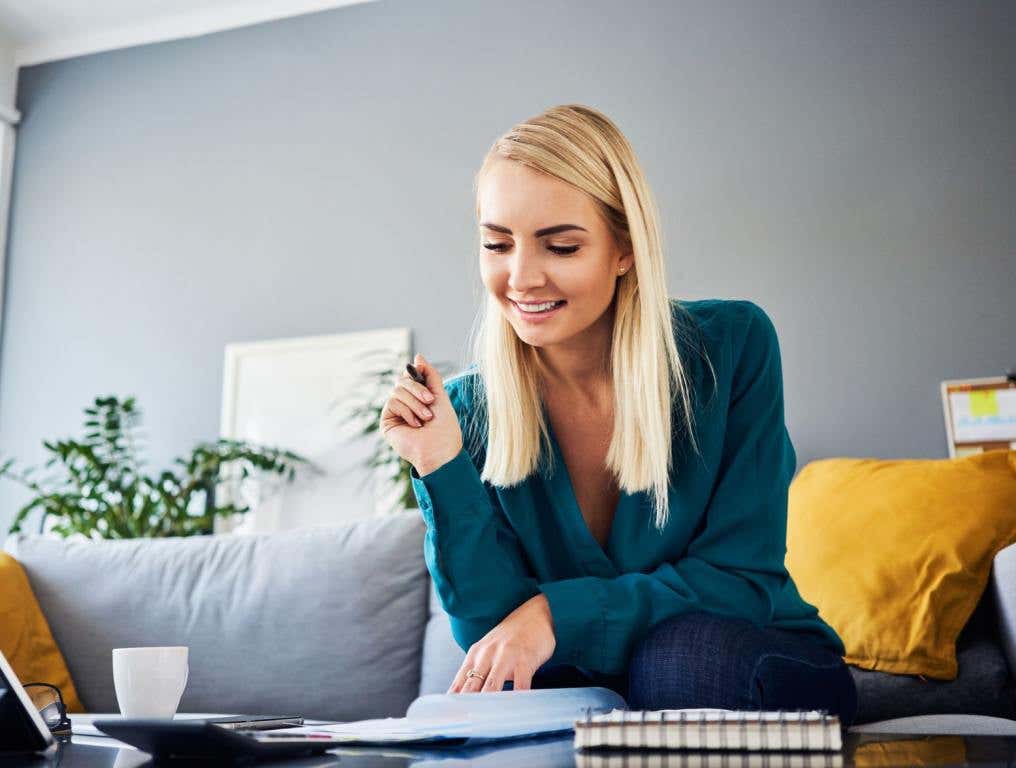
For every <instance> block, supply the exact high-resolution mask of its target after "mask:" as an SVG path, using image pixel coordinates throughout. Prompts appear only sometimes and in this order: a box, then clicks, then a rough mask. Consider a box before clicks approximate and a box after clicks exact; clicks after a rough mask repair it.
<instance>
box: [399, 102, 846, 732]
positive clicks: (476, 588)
mask: <svg viewBox="0 0 1016 768" xmlns="http://www.w3.org/2000/svg"><path fill="white" fill-rule="evenodd" d="M476 214H477V223H478V227H479V234H480V246H481V249H480V256H479V258H480V268H481V269H480V271H481V274H482V278H483V284H484V287H485V288H486V297H485V302H484V304H483V306H482V307H481V310H480V313H479V318H478V319H479V322H478V325H477V327H476V329H475V330H476V333H475V334H474V338H473V342H474V348H473V354H474V359H475V362H474V364H472V365H471V366H470V367H469V368H468V369H467V370H465V371H464V372H463V373H460V374H459V375H456V376H454V377H452V378H450V379H449V380H448V381H442V378H441V376H440V375H439V374H438V372H437V371H436V370H435V369H434V368H433V367H432V366H431V365H430V364H429V363H428V362H427V360H426V359H425V358H424V357H423V356H422V355H417V356H416V358H415V360H414V363H415V365H416V367H417V368H418V370H419V372H420V373H421V374H422V375H423V376H424V377H425V378H426V383H425V384H420V383H417V381H415V380H414V379H413V378H412V377H411V376H410V375H409V374H408V373H407V374H406V375H404V376H403V377H402V378H401V379H400V380H399V381H398V382H397V384H396V386H395V387H394V389H393V391H392V393H391V396H390V397H389V399H388V400H387V402H386V404H385V407H384V410H383V412H382V418H381V428H382V430H383V432H384V435H385V438H386V440H387V441H388V442H389V444H390V445H392V447H393V448H394V449H395V450H396V451H397V452H398V454H399V455H400V456H402V457H403V458H405V459H406V460H407V461H408V462H410V464H411V465H412V467H413V469H412V475H413V485H414V489H415V492H416V496H417V500H418V502H419V504H420V509H421V512H422V514H423V517H424V519H425V521H426V524H427V534H426V538H425V542H424V551H425V558H426V562H427V567H428V569H429V571H430V573H431V576H432V577H433V579H434V582H435V586H436V589H437V592H438V595H439V597H440V599H441V602H442V605H443V607H444V610H445V611H446V612H447V614H448V616H449V619H450V621H451V626H452V631H453V633H454V636H455V639H456V641H457V642H458V644H459V645H460V646H461V647H462V649H463V650H464V651H466V659H465V662H464V663H463V665H462V668H461V669H460V670H459V672H458V674H457V675H456V677H455V679H454V680H453V681H452V683H451V686H450V687H449V692H452V693H459V692H483V691H500V690H503V689H504V687H505V686H506V684H507V685H509V686H511V687H512V688H514V689H515V690H523V689H528V688H531V687H554V686H569V685H604V686H607V687H610V688H613V689H614V690H616V691H618V692H619V693H621V694H622V695H623V696H625V697H626V698H627V700H628V703H629V705H630V706H631V707H633V708H643V709H662V708H681V707H723V708H730V709H760V708H761V709H826V710H828V711H830V712H832V713H836V714H839V715H840V717H841V720H842V721H843V722H844V724H846V725H849V724H850V722H851V721H852V719H853V717H854V714H855V712H856V701H857V694H856V689H855V687H854V683H853V680H852V678H851V675H850V673H849V670H848V669H847V667H846V665H845V664H844V661H843V658H842V657H843V653H844V648H843V644H842V642H841V640H840V638H839V636H838V635H837V634H836V632H835V631H834V630H833V629H832V628H831V627H830V626H829V625H828V624H826V623H825V622H824V621H823V620H822V619H821V618H820V617H819V615H818V612H817V611H816V609H815V608H814V607H813V606H812V605H810V604H808V603H807V602H805V601H804V600H803V599H802V598H801V596H800V595H799V593H798V592H797V589H796V587H795V586H794V582H793V580H792V579H791V578H790V576H789V575H788V573H787V571H786V570H785V569H784V565H783V560H784V554H785V551H786V515H787V490H788V486H789V483H790V481H791V478H792V477H793V474H794V469H795V464H796V456H795V452H794V448H793V446H792V444H791V441H790V437H789V435H788V433H787V429H786V426H785V424H784V419H783V383H782V372H781V363H780V352H779V345H778V341H777V336H776V331H775V330H774V328H773V324H772V322H771V321H770V319H769V317H768V315H767V314H766V313H765V312H764V311H763V310H762V309H761V308H760V307H759V306H757V305H756V304H754V303H752V302H750V301H744V300H721V299H715V300H698V301H678V300H672V299H671V298H669V297H668V295H667V281H666V276H665V271H664V264H665V259H664V252H663V245H662V243H661V239H660V226H659V221H658V217H657V213H656V208H655V204H654V202H653V198H652V195H651V193H650V190H649V187H648V185H647V183H646V180H645V177H644V175H643V173H642V171H641V169H640V167H639V163H638V161H637V159H636V157H635V154H634V152H633V150H632V148H631V146H630V145H629V143H628V141H627V140H626V139H625V137H624V136H623V135H622V134H621V132H620V131H619V130H618V128H617V127H616V126H615V125H614V124H613V123H612V122H611V121H610V120H609V119H608V118H607V117H606V116H604V115H603V114H602V113H600V112H598V111H596V110H594V109H591V108H589V107H586V106H582V105H574V104H570V105H563V106H557V107H554V108H552V109H548V110H547V111H545V112H544V113H542V114H540V115H537V116H536V117H533V118H532V119H530V120H527V121H525V122H523V123H520V124H519V125H516V126H515V127H514V128H512V129H511V130H510V131H509V132H508V133H506V134H505V135H503V136H501V137H500V138H499V139H498V140H497V141H496V142H495V143H494V145H493V147H491V149H490V151H489V152H488V154H487V156H486V158H485V159H484V162H483V164H482V166H481V168H480V170H479V172H478V174H477V177H476Z"/></svg>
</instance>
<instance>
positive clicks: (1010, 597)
mask: <svg viewBox="0 0 1016 768" xmlns="http://www.w3.org/2000/svg"><path fill="white" fill-rule="evenodd" d="M991 586H992V589H994V591H995V604H996V606H997V609H998V635H999V639H1000V640H1001V643H1002V649H1003V650H1004V651H1005V658H1006V660H1007V661H1008V662H1009V674H1010V675H1011V676H1012V677H1013V678H1016V544H1010V545H1009V546H1008V547H1006V548H1005V549H1003V550H1002V551H1001V552H999V553H998V554H997V555H995V562H994V563H993V564H992V568H991Z"/></svg>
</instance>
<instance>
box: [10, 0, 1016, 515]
mask: <svg viewBox="0 0 1016 768" xmlns="http://www.w3.org/2000/svg"><path fill="white" fill-rule="evenodd" d="M1014 36H1016V5H1014V4H1013V3H1007V2H998V3H992V4H984V3H968V2H963V3H947V2H934V3H933V2H892V3H885V2H831V1H829V2H815V1H814V0H799V1H797V2H767V3H757V2H754V1H753V0H738V1H737V2H731V1H725V2H715V0H701V1H700V2H674V3H671V2H650V1H649V0H628V1H627V2H624V3H620V2H604V1H603V0H598V1H596V2H588V1H587V0H567V1H565V0H562V1H560V2H553V3H547V2H542V1H537V0H521V2H518V3H512V4H511V5H510V6H506V5H505V4H504V3H493V2H473V0H429V1H428V2H410V1H409V0H398V1H396V0H385V1H383V2H378V3H369V4H365V5H357V6H351V7H347V8H341V9H336V10H333V11H328V12H323V13H318V14H313V15H308V16H303V17H298V18H293V19H288V20H283V21H278V22H273V23H268V24H263V25H258V26H254V27H248V28H243V29H238V30H233V31H229V32H224V33H218V34H214V35H210V36H205V37H200V38H193V39H187V40H180V41H174V42H168V43H160V44H156V45H148V46H141V47H137V48H132V49H125V50H119V51H114V52H108V53H101V54H95V55H90V56H84V57H79V58H75V59H69V60H65V61H59V62H54V63H49V64H43V65H39V66H34V67H29V68H26V69H24V70H22V72H21V76H20V80H19V94H18V108H19V109H20V110H22V112H23V113H24V120H23V122H22V124H21V126H20V128H19V132H18V134H19V135H18V150H17V161H16V167H15V178H14V188H13V202H12V211H11V228H10V238H9V245H10V252H9V263H8V275H7V277H8V280H7V287H6V304H5V306H4V318H3V336H2V348H0V351H2V357H0V455H3V456H8V455H15V456H17V457H19V458H20V459H22V460H23V461H34V460H37V459H39V458H41V457H42V456H43V454H42V452H41V449H40V441H41V440H42V439H43V438H54V437H60V436H65V435H69V434H76V433H77V431H78V425H79V423H80V416H81V409H82V408H83V407H84V406H85V405H86V404H87V403H88V402H90V401H91V399H92V398H93V397H94V396H95V395H96V394H100V393H103V394H104V393H107V392H116V393H122V394H126V393H134V394H136V395H137V396H138V397H139V399H140V403H141V405H142V407H143V408H145V410H146V431H147V432H148V434H149V436H150V445H151V448H152V453H151V456H152V461H151V466H152V467H153V468H155V467H158V466H160V465H162V464H164V463H166V462H168V460H169V459H170V457H172V456H174V455H178V454H180V453H183V452H184V451H186V450H188V449H189V447H190V446H191V445H192V444H193V443H194V442H195V441H197V440H200V439H206V438H211V437H213V436H214V435H216V434H217V430H218V423H219V406H220V397H221V386H222V359H223V345H224V344H225V343H227V342H231V341H244V340H255V339H267V338H274V337H287V336H296V335H304V334H320V333H334V332H339V331H347V330H357V329H368V328H375V327H390V326H396V325H403V324H406V325H409V326H411V327H412V328H413V329H414V332H415V339H416V342H417V348H418V349H419V350H422V351H424V352H425V353H426V354H428V355H430V356H431V357H432V358H436V359H447V360H455V361H459V362H463V361H464V360H465V350H464V345H465V341H466V338H467V334H468V330H469V327H470V323H471V321H472V317H473V313H474V309H475V306H476V303H477V301H478V300H479V296H480V293H479V291H480V283H479V276H478V270H477V267H476V264H475V254H474V251H473V246H474V238H475V234H474V228H475V222H474V218H473V200H472V177H473V174H474V172H475V170H476V168H477V166H478V164H479V162H480V160H481V157H482V155H483V153H484V151H485V150H486V149H487V148H488V146H489V144H490V142H491V141H492V140H493V139H494V138H495V137H496V136H497V135H498V134H499V133H500V132H501V131H503V130H505V129H507V128H508V127H510V126H511V125H512V124H513V123H514V122H516V121H518V120H521V119H523V118H526V117H529V116H531V115H533V114H535V113H537V112H538V111H540V110H542V109H544V108H545V107H548V106H550V105H552V104H557V103H566V102H580V103H586V104H590V105H592V106H595V107H597V108H599V109H602V110H603V111H605V112H606V113H607V114H608V115H610V116H611V117H612V118H613V119H614V120H615V121H616V122H617V123H618V124H619V125H620V127H621V129H622V130H623V131H625V133H626V134H627V135H628V137H629V138H630V139H631V141H632V142H633V144H634V146H635V148H636V151H637V152H638V153H639V156H640V158H641V160H642V162H643V164H644V166H645V169H646V171H647V173H648V176H649V179H650V182H651V184H652V185H653V187H654V189H655V191H656V194H657V196H658V199H659V204H660V209H661V212H662V215H663V225H664V234H665V238H666V243H667V246H668V259H669V278H670V288H671V293H672V295H675V296H680V297H684V298H701V297H710V296H720V297H743V298H750V299H752V300H754V301H756V302H758V303H759V304H761V305H762V306H763V307H764V308H765V309H766V310H768V311H769V312H770V314H771V315H772V317H773V319H774V321H775V322H776V325H777V328H778V330H779V333H780V338H781V342H782V349H783V359H784V372H785V381H786V400H787V409H786V410H787V418H788V423H789V426H790V430H791V435H792V437H793V439H794V442H795V445H796V447H797V450H798V455H799V460H800V465H803V464H804V463H806V462H807V461H809V460H811V459H813V458H816V457H824V456H837V455H846V456H851V455H853V456H880V457H893V456H910V457H942V456H945V455H946V444H945V433H944V427H943V423H942V412H941V405H940V401H939V394H938V384H939V381H941V380H942V379H945V378H956V377H966V376H988V375H997V374H999V373H1001V372H1002V371H1003V370H1004V369H1005V367H1006V366H1007V365H1011V364H1014V363H1016V344H1014V342H1013V336H1012V329H1013V328H1014V327H1016V308H1014V302H1013V297H1014V293H1016V291H1014V289H1016V216H1014V215H1013V214H1014V208H1013V200H1014V199H1016V180H1014V175H1016V168H1014V165H1016V157H1014V149H1013V141H1012V135H1013V129H1014V125H1016V121H1014V117H1016V114H1014V113H1016V104H1014V99H1016V97H1014V88H1013V76H1014V73H1016V54H1014V47H1013V46H1012V45H1011V42H1012V40H1013V38H1014ZM23 498H24V496H23V495H22V492H21V491H20V489H18V488H17V487H16V486H13V485H11V484H10V483H7V482H4V483H0V525H3V526H4V528H6V523H7V520H9V518H10V516H11V514H12V513H13V510H14V507H15V504H17V503H19V502H21V501H22V500H23Z"/></svg>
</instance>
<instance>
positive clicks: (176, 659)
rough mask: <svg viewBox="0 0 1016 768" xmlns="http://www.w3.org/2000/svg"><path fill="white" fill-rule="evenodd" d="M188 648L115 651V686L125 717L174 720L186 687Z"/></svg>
mask: <svg viewBox="0 0 1016 768" xmlns="http://www.w3.org/2000/svg"><path fill="white" fill-rule="evenodd" d="M188 672H189V668H188V665H187V646H185V645H176V646H163V647H146V648H114V649H113V687H114V688H115V689H116V701H117V704H119V705H120V714H122V715H123V716H124V717H173V715H174V714H176V708H177V707H178V706H179V705H180V697H181V696H183V690H184V688H186V687H187V674H188Z"/></svg>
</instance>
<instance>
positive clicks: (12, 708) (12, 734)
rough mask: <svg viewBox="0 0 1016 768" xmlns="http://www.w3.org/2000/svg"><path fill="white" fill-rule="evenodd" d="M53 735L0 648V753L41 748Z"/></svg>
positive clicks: (45, 746) (35, 750)
mask: <svg viewBox="0 0 1016 768" xmlns="http://www.w3.org/2000/svg"><path fill="white" fill-rule="evenodd" d="M55 744H56V739H55V738H53V734H52V733H50V732H49V728H47V727H46V723H45V722H43V719H42V716H41V715H40V714H39V710H37V709H36V708H35V705H34V704H32V699H31V698H30V697H29V695H28V692H27V691H26V690H25V689H24V687H23V686H22V685H21V681H20V680H18V677H17V675H15V674H14V670H13V669H11V665H10V664H9V663H8V662H7V658H6V657H5V656H4V655H3V652H0V753H2V754H4V755H7V754H9V753H32V752H45V751H46V750H48V749H49V748H50V747H52V746H53V745H55Z"/></svg>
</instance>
